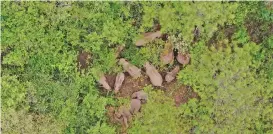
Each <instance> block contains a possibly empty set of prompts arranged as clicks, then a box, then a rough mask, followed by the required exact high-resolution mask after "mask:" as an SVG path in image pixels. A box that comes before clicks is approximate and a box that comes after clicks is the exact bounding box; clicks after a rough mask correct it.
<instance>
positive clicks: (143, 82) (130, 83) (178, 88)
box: [105, 72, 198, 106]
mask: <svg viewBox="0 0 273 134" xmlns="http://www.w3.org/2000/svg"><path fill="white" fill-rule="evenodd" d="M160 74H161V75H162V77H163V79H164V77H165V75H166V72H161V73H160ZM105 77H106V79H107V82H108V83H109V85H110V86H111V87H112V88H113V87H114V84H115V78H116V75H109V74H108V75H105ZM150 84H151V82H150V80H149V77H148V76H146V75H145V73H142V76H141V77H140V78H137V79H134V78H132V77H131V76H129V74H128V73H125V79H124V81H123V84H122V86H121V89H120V90H119V92H118V93H117V94H116V95H115V96H116V97H131V95H132V94H133V93H134V92H137V91H140V90H142V89H143V88H144V87H145V86H147V85H150ZM162 86H163V87H162V88H160V87H157V88H159V89H161V90H163V91H165V93H166V95H167V96H171V97H173V98H174V101H175V104H176V106H179V105H180V104H184V103H186V102H188V101H189V99H191V98H198V95H197V93H195V92H194V91H193V89H192V88H190V87H188V86H185V85H182V84H181V83H179V82H178V81H176V80H174V81H172V82H170V83H167V82H166V81H164V82H163V84H162Z"/></svg>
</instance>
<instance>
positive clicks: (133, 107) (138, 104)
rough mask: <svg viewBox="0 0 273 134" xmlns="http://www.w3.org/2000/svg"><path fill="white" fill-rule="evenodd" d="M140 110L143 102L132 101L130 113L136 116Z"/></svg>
mask: <svg viewBox="0 0 273 134" xmlns="http://www.w3.org/2000/svg"><path fill="white" fill-rule="evenodd" d="M140 108H141V101H140V100H139V99H132V100H131V108H130V112H131V113H132V114H136V113H137V112H139V110H140Z"/></svg>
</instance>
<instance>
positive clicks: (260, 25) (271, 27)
mask: <svg viewBox="0 0 273 134" xmlns="http://www.w3.org/2000/svg"><path fill="white" fill-rule="evenodd" d="M245 26H246V28H247V32H248V35H249V36H250V39H251V40H252V41H253V42H255V43H257V44H259V43H262V42H263V39H265V38H267V37H268V36H269V35H272V34H273V24H268V25H267V24H265V23H264V22H260V21H258V20H252V19H250V18H249V19H248V20H246V22H245Z"/></svg>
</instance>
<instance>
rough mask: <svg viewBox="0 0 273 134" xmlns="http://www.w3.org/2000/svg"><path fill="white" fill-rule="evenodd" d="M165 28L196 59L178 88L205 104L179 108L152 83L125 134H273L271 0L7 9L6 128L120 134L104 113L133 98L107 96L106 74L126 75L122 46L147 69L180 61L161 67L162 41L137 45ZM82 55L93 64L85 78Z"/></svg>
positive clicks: (5, 5)
mask: <svg viewBox="0 0 273 134" xmlns="http://www.w3.org/2000/svg"><path fill="white" fill-rule="evenodd" d="M159 24H160V27H161V29H160V31H161V32H162V33H166V34H167V35H168V36H169V37H171V39H170V40H172V43H174V44H175V48H176V49H180V50H181V51H183V52H185V51H189V52H190V57H191V61H190V64H189V65H186V66H184V67H183V68H182V69H181V70H180V72H179V75H178V77H177V83H182V84H184V85H187V86H190V87H191V88H192V89H193V90H194V92H196V93H197V94H198V96H199V97H198V98H193V99H190V100H189V101H188V102H186V103H184V104H181V105H180V106H179V107H176V106H175V103H174V101H173V98H172V97H171V96H170V95H168V90H167V91H165V92H164V91H162V90H160V89H158V88H157V87H152V86H151V85H149V86H146V87H145V88H144V91H146V92H147V93H148V95H149V98H148V101H147V103H146V104H144V105H142V107H141V112H140V113H139V114H137V115H134V118H133V121H132V122H131V123H130V127H129V128H128V129H127V133H134V134H138V133H141V134H146V133H147V134H148V133H156V134H166V133H197V134H199V133H220V134H222V133H273V30H272V29H273V4H272V2H61V1H54V2H53V1H49V2H26V1H24V2H23V1H14V2H8V1H4V2H1V80H2V81H1V100H2V101H1V105H2V108H1V113H2V115H1V117H2V118H1V124H2V130H1V131H2V132H3V133H7V134H19V133H41V134H47V133H69V134H70V133H71V134H74V133H81V134H82V133H83V134H84V133H90V134H111V133H119V130H120V125H118V124H113V123H111V122H110V121H109V118H110V117H108V116H106V115H107V114H106V113H107V112H108V111H107V109H106V107H107V106H116V107H118V106H119V105H121V103H122V104H123V103H124V104H125V105H127V104H128V103H129V101H128V100H127V99H128V98H129V96H130V95H131V94H128V95H127V96H126V97H116V96H115V95H114V94H113V93H112V92H109V93H105V92H103V91H102V88H101V87H100V86H99V84H98V82H97V80H98V77H99V74H101V73H104V74H115V73H117V72H120V71H121V66H119V65H118V64H117V61H118V58H116V50H117V48H118V47H119V46H125V47H124V50H123V51H122V52H121V54H120V57H122V58H125V59H126V60H128V61H129V62H130V63H132V64H134V65H135V66H137V67H139V68H142V67H143V64H144V63H145V62H146V61H149V62H150V63H152V64H153V65H154V66H155V67H157V69H159V70H160V71H166V70H168V69H170V68H172V67H173V66H174V65H175V64H177V63H176V62H175V63H173V64H171V65H166V66H164V65H163V64H162V63H161V62H160V54H161V53H162V51H163V49H164V45H165V43H166V42H165V41H163V40H162V39H156V40H155V41H153V42H150V43H149V44H147V45H146V46H144V47H136V46H135V42H136V40H137V39H139V38H141V37H142V33H144V32H153V31H156V29H157V28H155V26H156V25H159ZM196 28H198V30H199V32H200V35H198V36H196V35H195V34H194V30H195V29H196ZM194 39H196V40H194ZM81 50H83V51H86V52H89V53H90V54H91V55H90V56H91V62H90V64H89V66H88V67H87V68H86V69H85V70H81V71H79V69H78V62H79V61H78V60H77V57H78V55H79V52H80V51H81Z"/></svg>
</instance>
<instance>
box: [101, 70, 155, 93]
mask: <svg viewBox="0 0 273 134" xmlns="http://www.w3.org/2000/svg"><path fill="white" fill-rule="evenodd" d="M106 79H107V82H108V83H109V86H111V87H112V88H113V87H114V85H115V79H116V75H106ZM149 84H151V82H150V80H149V78H148V76H146V75H144V73H142V76H141V77H140V78H137V79H134V78H132V77H131V76H129V74H128V73H125V79H124V81H123V83H122V86H121V88H120V90H119V92H118V93H117V94H116V97H129V96H131V95H132V94H133V93H134V92H137V91H140V90H141V89H143V87H145V86H147V85H149Z"/></svg>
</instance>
